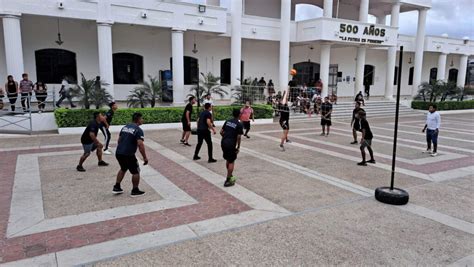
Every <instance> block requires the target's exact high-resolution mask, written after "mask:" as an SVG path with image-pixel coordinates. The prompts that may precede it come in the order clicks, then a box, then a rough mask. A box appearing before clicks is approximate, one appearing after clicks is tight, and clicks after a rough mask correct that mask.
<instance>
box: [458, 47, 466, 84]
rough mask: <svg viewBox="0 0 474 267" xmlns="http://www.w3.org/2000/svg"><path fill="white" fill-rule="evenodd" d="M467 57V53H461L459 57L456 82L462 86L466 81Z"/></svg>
mask: <svg viewBox="0 0 474 267" xmlns="http://www.w3.org/2000/svg"><path fill="white" fill-rule="evenodd" d="M467 59H468V56H467V55H461V58H460V59H459V71H458V81H457V83H456V85H457V86H458V87H464V85H465V83H466V72H467Z"/></svg>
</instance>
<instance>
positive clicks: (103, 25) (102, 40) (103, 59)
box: [97, 22, 114, 97]
mask: <svg viewBox="0 0 474 267" xmlns="http://www.w3.org/2000/svg"><path fill="white" fill-rule="evenodd" d="M97 40H98V48H99V75H100V80H101V81H102V82H104V83H106V84H107V85H106V86H104V87H105V88H107V91H108V92H109V94H110V95H111V96H112V97H114V67H113V61H112V53H113V50H112V23H110V22H98V23H97Z"/></svg>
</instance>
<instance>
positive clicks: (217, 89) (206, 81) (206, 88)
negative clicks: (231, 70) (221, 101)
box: [188, 72, 228, 101]
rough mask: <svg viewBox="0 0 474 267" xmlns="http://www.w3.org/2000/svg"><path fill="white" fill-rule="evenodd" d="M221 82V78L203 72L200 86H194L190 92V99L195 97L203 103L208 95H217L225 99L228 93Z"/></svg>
mask: <svg viewBox="0 0 474 267" xmlns="http://www.w3.org/2000/svg"><path fill="white" fill-rule="evenodd" d="M220 80H221V78H220V77H217V76H214V74H212V73H211V72H208V73H207V74H204V73H202V72H201V79H200V80H199V86H197V85H196V86H193V87H192V88H191V90H190V92H191V94H188V97H190V96H194V97H196V99H198V101H202V100H203V98H204V96H205V95H207V94H211V95H212V94H216V95H219V96H220V97H221V98H222V97H224V95H227V94H228V92H227V91H226V90H225V89H224V88H225V87H224V86H222V85H221V83H220Z"/></svg>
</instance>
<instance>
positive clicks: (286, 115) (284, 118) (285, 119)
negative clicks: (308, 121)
mask: <svg viewBox="0 0 474 267" xmlns="http://www.w3.org/2000/svg"><path fill="white" fill-rule="evenodd" d="M279 110H280V126H281V128H282V129H283V134H282V136H281V142H280V148H281V150H282V151H285V147H284V146H283V144H284V143H285V142H287V143H291V141H290V140H288V132H289V131H290V108H289V107H288V93H287V92H284V93H283V97H282V100H281V102H280V105H279Z"/></svg>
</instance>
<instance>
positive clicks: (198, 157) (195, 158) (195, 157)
mask: <svg viewBox="0 0 474 267" xmlns="http://www.w3.org/2000/svg"><path fill="white" fill-rule="evenodd" d="M199 159H201V157H200V156H194V157H193V160H199Z"/></svg>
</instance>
